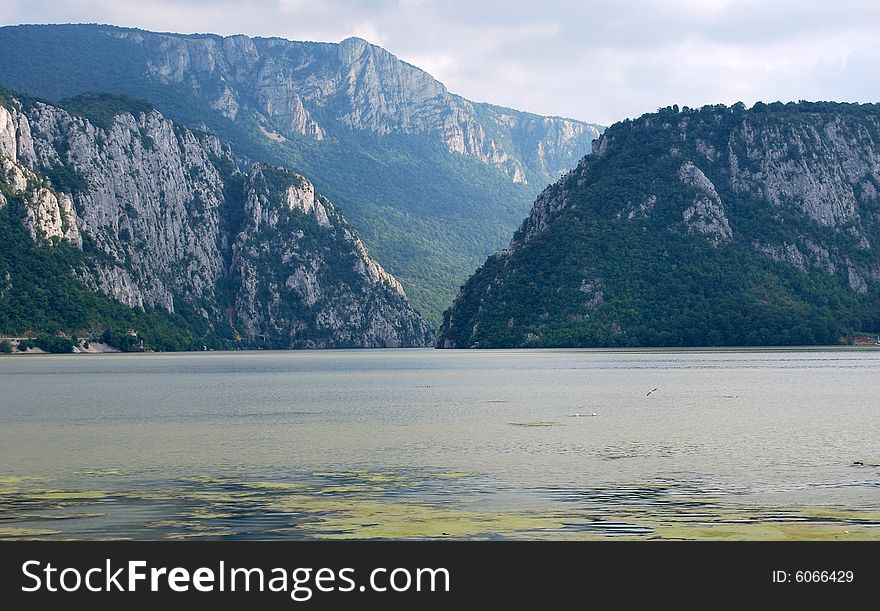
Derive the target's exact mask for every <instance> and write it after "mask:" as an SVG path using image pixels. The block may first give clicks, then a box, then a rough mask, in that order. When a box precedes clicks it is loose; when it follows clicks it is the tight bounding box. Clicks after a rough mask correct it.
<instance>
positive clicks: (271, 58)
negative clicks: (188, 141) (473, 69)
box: [101, 28, 599, 183]
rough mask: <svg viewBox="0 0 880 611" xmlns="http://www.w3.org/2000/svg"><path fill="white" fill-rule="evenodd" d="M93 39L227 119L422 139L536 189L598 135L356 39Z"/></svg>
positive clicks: (293, 129) (307, 131) (127, 33)
mask: <svg viewBox="0 0 880 611" xmlns="http://www.w3.org/2000/svg"><path fill="white" fill-rule="evenodd" d="M101 32H102V33H103V34H105V35H107V36H113V37H117V38H120V39H123V40H127V41H131V42H133V43H135V44H137V45H139V46H140V47H142V48H143V49H144V50H145V51H146V56H147V58H148V59H147V67H146V68H147V72H148V74H149V76H150V77H151V78H152V79H154V80H156V81H158V82H160V83H163V84H167V85H176V84H179V85H183V86H185V87H187V88H191V89H192V90H193V91H195V92H197V93H198V94H199V95H200V96H202V97H204V98H205V99H207V101H208V102H209V103H210V105H211V106H212V107H213V108H215V109H217V110H219V111H221V112H222V113H223V114H224V115H226V116H227V117H228V118H230V119H235V118H236V117H238V115H239V113H242V112H243V111H251V112H255V113H257V116H258V117H259V118H260V120H261V121H266V120H269V119H271V120H273V121H272V122H273V125H275V126H276V127H278V128H279V129H280V131H281V132H282V133H281V135H282V136H283V135H288V136H290V135H293V134H299V135H302V136H308V137H310V138H314V139H316V140H322V139H324V137H325V135H326V133H327V129H328V128H329V127H332V126H335V125H336V124H342V125H345V126H347V127H350V128H353V129H357V130H366V131H370V132H375V133H377V134H391V133H403V134H428V135H430V137H432V138H436V139H438V140H440V141H442V142H443V144H444V145H445V146H446V147H447V148H448V150H449V151H452V152H455V153H460V154H462V155H466V156H470V157H474V158H476V159H479V160H480V161H481V162H483V163H486V164H490V165H493V166H496V167H497V168H499V169H500V170H501V171H502V172H504V173H505V174H506V175H507V176H508V178H509V179H510V180H511V181H513V182H519V183H525V182H527V181H528V178H527V174H530V175H531V176H532V178H533V179H537V180H542V181H546V180H548V179H551V178H555V177H557V176H558V175H559V173H560V172H562V171H564V170H566V169H568V168H570V167H571V166H572V165H573V164H574V162H575V161H576V160H577V158H578V156H579V153H580V152H581V151H582V150H583V149H584V147H585V146H588V145H589V143H590V141H592V140H593V139H594V138H596V137H597V136H598V135H599V128H598V127H597V126H595V125H590V124H588V123H584V122H582V121H576V120H573V119H564V118H560V117H542V116H538V115H534V114H530V113H525V112H521V111H517V110H513V109H510V108H500V107H494V106H490V105H488V104H477V103H473V102H470V101H468V100H466V99H464V98H462V97H461V96H458V95H454V94H451V93H449V91H447V90H446V87H444V86H443V84H442V83H440V82H439V81H437V80H435V79H434V78H433V77H431V75H429V74H428V73H426V72H424V71H422V70H420V69H418V68H416V67H415V66H412V65H410V64H408V63H406V62H403V61H401V60H399V59H398V58H397V57H395V56H394V55H392V54H391V53H389V52H388V51H386V50H385V49H382V48H381V47H377V46H375V45H371V44H370V43H368V42H367V41H365V40H362V39H360V38H349V39H347V40H344V41H342V42H340V43H338V44H334V43H313V42H297V41H289V40H283V39H280V38H249V37H247V36H230V37H219V36H210V35H205V36H202V35H192V36H179V35H173V34H158V33H153V32H144V31H140V30H127V29H121V28H103V29H102V30H101Z"/></svg>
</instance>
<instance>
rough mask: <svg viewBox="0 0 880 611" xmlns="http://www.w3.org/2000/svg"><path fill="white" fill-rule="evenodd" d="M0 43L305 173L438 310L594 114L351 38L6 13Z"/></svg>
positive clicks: (14, 66) (48, 72)
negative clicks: (542, 103) (534, 100)
mask: <svg viewBox="0 0 880 611" xmlns="http://www.w3.org/2000/svg"><path fill="white" fill-rule="evenodd" d="M0 48H2V49H3V56H4V61H3V62H0V82H3V83H5V84H7V85H9V86H10V87H13V88H15V89H20V90H23V91H26V92H29V93H32V94H35V95H40V96H43V97H47V98H50V99H60V98H64V97H68V96H73V95H76V94H79V93H82V92H84V91H107V92H113V93H126V94H129V95H133V96H136V97H139V98H143V99H147V100H149V101H151V102H152V103H154V104H155V105H156V107H157V108H158V109H159V110H160V111H162V112H164V113H165V114H166V115H168V116H171V117H173V118H177V119H180V120H182V121H184V122H185V123H186V124H187V125H189V126H191V127H200V128H205V129H209V130H210V131H213V132H215V133H217V134H219V135H221V136H222V137H224V138H225V139H227V140H229V141H230V142H232V143H233V145H234V146H235V147H236V148H237V150H238V151H240V152H242V153H244V154H246V155H249V156H251V157H253V158H254V159H256V160H261V161H270V162H274V163H279V164H282V165H284V166H285V167H293V168H296V169H297V170H299V171H301V172H303V173H304V174H306V175H308V176H309V177H310V178H311V179H313V180H314V181H315V184H316V185H317V187H318V188H319V189H320V190H321V191H322V192H324V193H326V194H327V195H328V196H330V197H332V198H333V199H334V201H336V202H337V204H338V205H340V206H341V207H342V208H343V209H344V210H345V212H346V215H347V216H348V217H349V219H350V220H351V222H352V223H353V224H354V226H355V227H356V228H357V229H358V231H359V232H361V233H362V234H363V235H364V238H365V240H366V242H367V243H368V244H369V245H370V247H371V250H372V251H373V252H374V253H375V254H376V255H377V257H378V258H379V260H381V261H382V262H383V263H384V264H386V265H387V266H388V267H389V268H390V269H391V271H392V272H394V273H395V274H397V275H398V276H399V277H400V278H401V280H402V281H403V283H404V285H405V286H407V288H408V289H409V290H410V293H411V296H412V297H413V299H414V301H415V302H416V304H417V305H419V306H420V307H421V308H422V309H423V310H424V311H425V313H426V314H428V315H429V316H431V317H433V318H434V319H435V320H436V319H438V317H439V313H440V311H441V310H442V309H443V308H444V307H446V305H448V303H449V301H450V300H451V298H452V297H453V295H454V293H455V290H456V289H457V288H458V285H459V284H460V283H461V282H462V281H463V280H464V278H465V277H466V276H467V274H468V273H470V272H471V271H472V270H473V269H474V268H475V267H476V266H477V265H478V264H479V262H480V261H482V260H483V258H484V257H485V256H486V255H488V254H489V253H491V252H493V251H494V250H495V249H497V248H498V247H500V246H501V245H502V244H503V243H504V241H506V237H507V236H509V235H510V233H511V232H512V231H513V230H514V228H515V227H516V226H517V224H518V223H519V222H520V221H521V219H522V217H523V215H524V214H526V212H527V211H528V206H529V204H530V202H531V201H532V200H533V199H534V197H535V195H537V193H538V191H539V190H540V189H541V188H543V186H544V185H546V184H547V183H548V182H552V181H553V180H555V179H556V178H557V177H558V175H559V173H560V172H562V171H563V170H566V169H568V168H570V167H573V166H574V165H575V163H576V161H577V159H579V158H580V157H581V156H582V155H583V154H584V153H586V152H587V151H588V150H589V144H590V142H591V141H592V140H593V139H594V138H595V137H596V136H597V135H598V134H599V132H600V130H601V128H598V127H597V126H594V125H589V124H586V123H583V122H580V121H574V120H571V119H562V118H557V117H543V116H539V115H534V114H530V113H524V112H520V111H516V110H512V109H507V108H501V107H497V106H492V105H489V104H479V103H473V102H470V101H468V100H465V99H464V98H461V97H460V96H457V95H454V94H451V93H449V92H448V91H447V90H446V88H445V87H444V86H443V85H442V84H441V83H439V82H438V81H436V80H435V79H433V78H432V77H431V76H430V75H428V74H427V73H425V72H423V71H421V70H419V69H418V68H416V67H414V66H411V65H409V64H407V63H405V62H402V61H400V60H398V59H397V58H396V57H394V56H393V55H392V54H390V53H388V52H387V51H385V50H383V49H381V48H379V47H376V46H373V45H370V44H368V43H366V42H365V41H363V40H360V39H349V40H346V41H343V42H342V43H339V44H330V43H311V42H292V41H287V40H282V39H278V38H268V39H267V38H248V37H245V36H233V37H226V38H223V37H219V36H213V35H192V36H182V35H176V34H158V33H153V32H145V31H140V30H131V29H123V28H113V27H109V26H91V25H68V26H15V27H6V28H0Z"/></svg>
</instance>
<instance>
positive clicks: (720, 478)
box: [0, 349, 880, 539]
mask: <svg viewBox="0 0 880 611" xmlns="http://www.w3.org/2000/svg"><path fill="white" fill-rule="evenodd" d="M878 374H880V352H878V351H875V350H870V349H868V350H832V351H808V350H794V351H674V352H661V351H648V352H645V351H638V352H636V351H625V352H609V351H577V350H559V351H556V350H542V351H436V350H388V351H383V350H377V351H320V352H318V351H316V352H248V353H199V354H146V355H79V356H77V355H74V356H63V357H61V356H16V357H6V358H2V359H0V538H3V537H13V538H15V537H35V538H70V537H73V538H104V537H111V538H115V537H133V538H142V539H143V538H147V539H152V538H163V537H213V538H217V537H233V538H312V537H403V538H409V537H438V538H440V537H465V538H468V537H479V538H484V537H487V538H517V537H525V538H592V537H607V536H624V537H636V538H639V537H649V538H679V537H685V538H704V537H740V538H742V537H745V538H761V537H772V538H800V537H806V538H810V537H815V538H845V537H847V536H856V537H858V538H880V466H878V464H880V441H878V440H880V375H878ZM652 391H653V392H652ZM594 414H595V415H594ZM856 462H861V463H864V464H854V463H856Z"/></svg>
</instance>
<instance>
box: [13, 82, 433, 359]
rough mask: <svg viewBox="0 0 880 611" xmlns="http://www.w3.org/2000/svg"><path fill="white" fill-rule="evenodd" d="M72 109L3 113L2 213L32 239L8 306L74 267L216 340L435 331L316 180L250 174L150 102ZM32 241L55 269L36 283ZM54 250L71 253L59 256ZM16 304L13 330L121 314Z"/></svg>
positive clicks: (309, 340) (78, 295)
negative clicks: (29, 257)
mask: <svg viewBox="0 0 880 611" xmlns="http://www.w3.org/2000/svg"><path fill="white" fill-rule="evenodd" d="M64 105H65V106H66V107H67V108H68V109H70V111H71V112H69V111H68V110H65V109H63V108H60V107H57V106H53V105H50V104H46V103H43V102H40V101H36V100H32V99H28V98H22V99H16V98H15V97H13V96H11V95H9V94H6V95H4V98H3V102H2V106H0V163H2V168H3V171H2V173H0V188H2V193H3V198H2V199H0V208H2V210H0V213H2V214H4V215H6V226H7V227H8V228H14V227H15V223H16V222H18V223H19V225H23V226H24V227H25V228H26V229H27V233H28V237H29V240H30V242H29V243H28V244H25V245H22V244H21V243H20V240H12V239H5V240H4V241H3V243H2V247H0V248H2V250H3V255H4V257H3V259H4V260H6V261H7V266H6V267H7V269H0V275H2V277H3V278H5V282H6V288H5V289H4V293H3V295H2V296H0V299H4V298H10V297H11V296H14V295H15V294H17V293H20V292H22V291H25V292H26V291H30V290H33V289H34V287H33V286H32V285H33V283H35V282H37V283H41V284H44V285H46V286H50V285H56V284H57V283H58V282H60V280H59V279H58V275H59V270H63V269H64V265H61V264H59V263H58V260H63V261H65V262H66V263H65V264H66V272H65V275H66V274H73V275H75V276H76V277H77V278H79V280H80V281H81V283H82V285H84V286H86V287H88V288H90V289H92V290H93V291H95V292H98V293H101V294H104V295H106V296H108V297H112V298H113V299H114V300H116V301H118V302H120V303H123V304H125V305H127V306H130V307H131V308H134V309H137V310H145V309H146V310H149V311H154V310H155V311H160V312H161V311H164V312H166V313H168V314H169V315H174V316H175V317H176V319H177V320H178V322H180V323H181V324H182V325H183V327H184V328H186V329H187V332H188V333H190V335H192V336H193V337H194V338H195V339H201V340H202V341H204V342H205V343H207V344H210V345H213V346H218V347H224V346H228V347H235V346H243V347H332V346H352V347H355V346H357V347H372V346H419V345H424V343H425V342H426V341H427V340H428V338H429V337H430V331H429V329H428V327H427V325H426V323H425V322H424V321H423V319H422V318H421V317H420V316H419V315H418V314H417V313H416V312H415V311H414V310H413V309H412V308H411V307H410V306H409V304H408V302H407V300H406V296H405V293H404V291H403V289H402V288H401V286H400V284H399V283H398V282H397V281H396V280H395V279H394V278H393V277H392V276H391V275H390V274H387V273H386V272H385V271H384V270H383V269H382V268H381V266H379V264H378V263H376V261H375V260H373V259H372V257H370V255H369V254H368V253H367V251H366V249H365V247H364V246H363V244H362V243H361V241H360V239H359V238H358V237H357V236H356V235H355V233H354V232H353V231H352V230H351V229H350V228H349V226H348V225H347V223H346V221H345V220H344V219H343V218H342V217H341V216H340V215H339V213H338V212H336V211H335V209H334V207H333V206H332V204H331V203H330V202H329V200H327V199H326V198H324V197H322V196H320V195H317V194H316V193H315V189H314V187H313V186H312V184H311V183H310V182H309V181H308V180H306V179H305V178H303V177H302V176H300V175H297V174H294V173H291V172H288V171H284V170H280V169H277V168H274V167H271V166H266V165H260V164H258V165H255V166H253V167H252V168H250V169H248V170H246V171H242V170H240V169H239V166H238V165H237V161H236V159H235V158H234V157H233V156H232V154H231V152H230V150H229V147H228V145H226V144H224V143H222V142H221V141H220V140H218V139H217V138H216V137H214V136H211V135H207V134H199V133H194V132H192V131H190V130H188V129H186V128H184V127H181V126H180V125H178V124H176V123H174V122H172V121H171V120H169V119H166V118H165V117H164V116H162V115H161V114H160V113H159V112H157V111H155V110H152V109H151V108H150V107H149V105H147V104H145V103H143V102H138V101H135V100H131V99H128V98H119V97H115V96H88V97H81V98H77V99H72V100H68V101H66V102H65V103H64ZM72 112H74V113H76V114H72ZM11 230H12V229H10V231H11ZM22 246H24V249H25V251H26V252H28V253H31V254H33V253H34V248H35V246H36V247H37V248H40V249H42V253H41V254H40V256H39V257H37V258H38V259H41V260H43V265H45V266H46V269H45V270H42V271H41V270H30V271H29V274H28V276H27V278H28V284H27V285H25V284H23V283H22V280H23V278H24V276H23V275H22V273H21V271H22V267H21V265H18V264H16V267H15V269H12V268H13V265H12V262H14V261H15V260H16V258H17V254H16V251H17V250H18V249H20V248H22ZM48 251H57V252H58V256H57V257H56V260H55V261H50V262H49V263H46V260H49V259H52V257H47V255H46V254H45V252H48ZM19 258H20V257H19ZM58 297H60V298H61V299H66V298H67V296H66V295H64V294H59V295H58ZM70 298H71V299H72V300H73V301H74V302H75V303H71V304H69V309H71V310H74V309H78V308H80V305H81V301H82V298H83V295H82V292H81V291H80V290H79V289H77V290H76V291H74V292H73V293H72V294H71V295H70ZM15 303H17V305H15V304H14V303H13V302H10V301H7V302H5V303H4V308H3V309H4V319H3V325H2V326H3V328H2V329H0V331H2V332H6V333H22V332H25V331H27V330H28V329H30V330H33V331H42V332H54V331H59V330H61V331H67V332H78V331H82V330H95V329H98V330H100V328H101V327H106V326H108V323H109V322H112V321H105V320H102V316H101V315H98V316H94V317H92V318H90V319H88V318H87V319H82V318H79V319H64V318H63V317H62V318H60V319H59V318H57V317H56V318H54V319H46V318H45V317H44V316H43V313H44V310H45V308H46V307H48V306H46V304H45V303H44V304H43V305H42V306H40V305H39V304H31V305H30V306H26V304H25V303H19V302H15ZM26 307H29V308H32V311H28V310H27V309H26ZM51 307H52V308H54V309H56V310H57V309H64V307H63V306H62V305H61V304H57V303H54V304H52V306H51ZM41 321H42V322H41ZM44 326H47V327H48V328H41V327H44Z"/></svg>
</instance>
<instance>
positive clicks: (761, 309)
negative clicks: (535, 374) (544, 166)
mask: <svg viewBox="0 0 880 611" xmlns="http://www.w3.org/2000/svg"><path fill="white" fill-rule="evenodd" d="M694 238H697V239H698V240H700V241H702V243H703V246H702V247H701V246H699V245H696V246H695V245H694V244H693V242H688V241H687V240H693V239H694ZM878 240H880V111H878V107H877V106H876V105H870V104H869V105H848V104H834V103H817V104H810V103H801V104H787V105H783V104H779V103H777V104H771V105H764V104H758V105H756V106H755V107H754V108H752V109H750V110H747V109H746V108H745V107H744V106H742V105H741V104H739V105H736V106H733V107H730V108H728V107H724V106H717V107H706V108H703V109H700V110H690V109H685V110H684V111H679V109H678V108H677V107H673V108H669V109H664V110H662V111H661V112H659V113H657V114H652V115H645V116H643V117H641V118H639V119H636V120H627V121H625V122H623V123H619V124H616V125H614V126H612V127H610V128H609V129H608V130H607V131H606V132H605V133H604V134H603V135H602V136H601V137H600V138H599V139H598V140H596V141H595V142H594V143H593V153H592V154H591V155H588V156H587V157H585V158H584V159H583V160H582V161H581V162H580V164H578V166H577V167H576V168H575V169H574V170H572V171H571V172H569V173H567V174H566V175H565V176H563V177H562V179H560V180H559V181H558V182H557V183H556V184H553V185H551V186H550V187H548V188H547V189H546V190H545V191H544V192H543V193H542V194H541V195H540V196H539V197H538V199H537V200H536V202H535V205H534V207H533V208H532V210H531V212H530V214H529V216H528V218H527V219H526V220H525V221H524V223H523V224H522V226H521V227H520V229H519V230H518V231H517V232H516V234H515V235H514V237H513V239H512V241H511V243H510V245H509V246H508V248H506V249H504V250H503V251H501V252H499V253H498V254H496V255H494V256H493V257H490V258H489V260H488V261H487V262H486V264H485V265H484V266H483V268H481V269H480V270H478V272H477V274H475V276H474V277H472V278H471V279H470V280H469V281H468V283H467V285H465V287H464V288H463V289H462V291H461V293H460V294H459V296H458V298H457V299H456V301H455V304H454V305H453V307H452V308H451V309H450V310H449V311H447V313H446V315H445V320H444V324H443V327H442V328H441V330H440V345H442V346H448V347H465V346H473V345H486V344H487V341H488V343H489V344H491V345H495V346H505V345H626V343H627V342H634V343H633V344H632V345H643V344H648V345H656V344H657V343H659V344H661V345H662V344H663V342H668V344H667V345H681V344H684V345H688V343H690V345H694V344H697V345H702V344H703V343H711V341H718V342H721V341H727V342H730V343H746V344H749V343H760V342H762V341H772V342H776V343H789V342H790V343H796V342H799V341H800V342H806V343H810V342H812V341H817V342H826V341H829V338H830V339H833V341H836V340H837V337H838V336H835V333H843V332H845V331H844V329H845V328H846V325H851V326H852V325H859V324H867V325H876V324H877V322H878V321H880V310H878V308H880V298H878V295H880V249H878ZM606 242H607V244H606ZM705 245H708V247H709V248H708V250H706V248H705ZM701 248H702V250H701ZM675 252H678V253H684V252H686V253H689V255H688V256H689V257H698V258H696V259H694V258H690V259H687V258H686V259H683V260H677V259H675V258H674V255H673V254H672V253H675ZM697 253H699V254H697ZM699 257H702V258H703V259H704V260H701V259H699ZM762 261H763V263H762ZM538 262H543V263H538ZM627 262H628V263H627ZM774 262H778V263H784V264H790V265H791V266H794V267H795V268H797V270H799V272H802V274H800V275H799V274H798V272H797V271H795V270H791V268H790V267H786V266H782V267H780V266H774ZM627 265H628V266H629V267H628V268H627V267H626V266H627ZM622 266H623V267H622ZM525 270H528V272H526V271H525ZM685 270H687V271H685ZM722 270H726V271H722ZM743 270H749V272H748V273H745V272H743ZM786 270H788V271H786ZM697 278H699V280H698V279H697ZM539 279H541V280H539ZM548 283H549V284H548ZM682 287H688V288H687V290H685V289H684V288H682ZM722 287H725V288H722ZM835 287H836V288H835ZM715 291H718V295H717V296H715V297H712V298H710V297H708V296H707V295H710V294H711V295H714V292H715ZM817 295H822V296H821V297H817ZM599 296H601V298H600V299H598V301H597V297H599ZM536 303H537V304H539V305H535V304H536ZM524 304H529V305H528V307H525V305H524ZM859 304H861V305H859ZM725 308H734V309H733V310H731V309H727V310H725ZM736 308H739V309H740V310H741V311H736ZM652 310H653V311H652ZM658 311H659V313H658ZM505 312H514V313H517V314H518V315H519V316H509V317H507V318H505V316H506V315H505ZM682 312H684V314H682ZM723 312H726V313H727V315H728V317H729V319H730V318H737V317H740V322H741V323H742V324H741V326H736V324H739V323H736V324H734V323H730V324H728V322H729V319H728V320H727V321H725V320H724V318H723ZM743 312H748V314H743ZM759 313H760V314H759ZM688 315H690V316H691V319H690V320H688V321H686V323H687V325H690V326H692V327H693V328H704V329H705V331H706V332H705V333H704V334H703V335H689V334H688V332H687V330H686V329H685V327H684V325H685V318H686V316H688ZM716 316H717V317H719V318H718V322H717V327H716V328H714V329H713V328H706V327H705V325H706V324H707V323H706V321H707V320H712V318H713V317H716ZM744 316H745V318H743V317H744ZM751 316H753V317H754V318H748V317H751ZM501 319H503V320H501ZM508 320H509V321H510V325H509V327H510V330H509V332H508V330H507V328H506V327H505V328H502V327H504V325H502V322H505V321H508ZM771 320H772V321H774V322H768V321H771ZM859 320H861V321H863V322H858V321H859ZM745 321H748V324H747V323H746V322H745ZM829 321H836V322H839V323H840V327H839V328H835V327H833V325H831V323H830V322H829ZM845 321H848V322H845ZM490 325H491V326H492V327H493V330H492V331H491V333H490V332H488V331H486V329H487V327H489V326H490ZM554 325H555V326H554ZM785 325H791V327H790V328H789V327H786V326H785ZM797 325H800V326H799V327H797V328H795V327H796V326H797ZM808 327H809V329H808ZM850 328H851V327H850ZM658 329H660V330H662V332H657V333H655V331H657V330H658ZM718 329H722V331H718ZM762 329H763V330H764V331H766V335H761V330H762ZM813 330H817V331H816V332H815V333H812V331H813ZM716 331H718V332H717V333H716V334H715V335H712V336H711V337H714V338H718V339H713V340H709V339H707V337H709V336H710V333H715V332H716ZM627 333H629V334H630V335H627ZM774 334H775V335H774ZM578 338H580V339H578ZM636 338H638V339H636ZM645 338H649V339H647V340H646V339H645ZM771 338H772V339H771ZM804 338H805V339H804ZM542 342H544V343H542ZM640 342H641V343H640Z"/></svg>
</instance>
